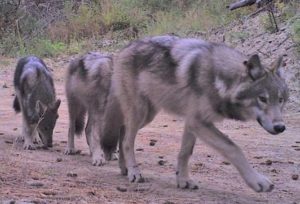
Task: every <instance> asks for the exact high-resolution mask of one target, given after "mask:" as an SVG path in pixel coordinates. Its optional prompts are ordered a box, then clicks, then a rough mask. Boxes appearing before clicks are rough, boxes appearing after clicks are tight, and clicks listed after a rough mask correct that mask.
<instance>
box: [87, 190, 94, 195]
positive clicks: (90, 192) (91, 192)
mask: <svg viewBox="0 0 300 204" xmlns="http://www.w3.org/2000/svg"><path fill="white" fill-rule="evenodd" d="M87 194H88V196H95V195H96V193H95V192H93V191H89V192H88V193H87Z"/></svg>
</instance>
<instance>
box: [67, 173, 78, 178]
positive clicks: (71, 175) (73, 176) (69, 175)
mask: <svg viewBox="0 0 300 204" xmlns="http://www.w3.org/2000/svg"><path fill="white" fill-rule="evenodd" d="M67 177H72V178H75V177H77V174H76V173H72V172H69V173H67Z"/></svg>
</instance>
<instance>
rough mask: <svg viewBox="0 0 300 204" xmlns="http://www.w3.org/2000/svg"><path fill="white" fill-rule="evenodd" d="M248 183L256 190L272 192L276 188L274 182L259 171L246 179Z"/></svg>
mask: <svg viewBox="0 0 300 204" xmlns="http://www.w3.org/2000/svg"><path fill="white" fill-rule="evenodd" d="M246 183H247V184H248V185H249V186H250V187H251V188H252V189H253V190H254V191H256V192H271V191H272V190H273V189H274V184H272V182H271V181H270V180H269V179H268V178H267V177H265V176H264V175H262V174H259V173H256V174H255V175H254V176H251V177H249V178H248V179H246Z"/></svg>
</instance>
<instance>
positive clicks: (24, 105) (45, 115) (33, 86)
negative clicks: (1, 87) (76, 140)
mask: <svg viewBox="0 0 300 204" xmlns="http://www.w3.org/2000/svg"><path fill="white" fill-rule="evenodd" d="M14 87H15V92H16V96H15V98H14V102H13V107H14V109H15V111H16V112H17V113H18V112H22V118H23V130H22V136H21V137H19V138H17V141H19V140H23V139H24V149H30V150H33V149H35V148H36V147H35V145H34V144H33V140H34V139H35V138H34V137H35V134H36V132H38V134H39V137H40V139H41V141H42V143H43V144H44V146H46V147H52V140H53V129H54V127H55V123H56V120H57V118H58V113H57V111H58V108H59V106H60V99H56V96H55V89H54V84H53V79H52V75H51V72H50V70H49V69H48V68H47V66H46V65H45V63H44V62H43V60H41V59H40V58H38V57H36V56H28V57H24V58H21V59H20V60H19V61H18V63H17V67H16V70H15V74H14Z"/></svg>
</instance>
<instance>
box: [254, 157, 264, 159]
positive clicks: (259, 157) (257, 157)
mask: <svg viewBox="0 0 300 204" xmlns="http://www.w3.org/2000/svg"><path fill="white" fill-rule="evenodd" d="M254 158H255V159H262V158H263V157H262V156H255V157H254Z"/></svg>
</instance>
